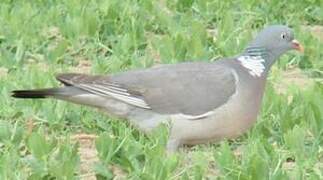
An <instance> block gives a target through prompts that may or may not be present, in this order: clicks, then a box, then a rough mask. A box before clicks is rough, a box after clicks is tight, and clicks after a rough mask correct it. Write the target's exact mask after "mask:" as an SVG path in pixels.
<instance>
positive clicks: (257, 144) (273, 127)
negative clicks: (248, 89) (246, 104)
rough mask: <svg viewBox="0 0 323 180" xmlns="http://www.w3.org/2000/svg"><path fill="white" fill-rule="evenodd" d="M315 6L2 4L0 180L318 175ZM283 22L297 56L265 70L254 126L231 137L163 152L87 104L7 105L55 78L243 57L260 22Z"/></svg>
mask: <svg viewBox="0 0 323 180" xmlns="http://www.w3.org/2000/svg"><path fill="white" fill-rule="evenodd" d="M322 4H323V2H322V0H304V1H293V2H291V1H287V0H270V1H269V0H268V1H261V2H260V1H257V0H237V1H224V0H203V1H197V0H160V1H157V0H152V1H151V0H122V1H120V0H68V1H63V0H48V1H42V0H33V1H12V0H2V1H1V3H0V92H1V94H0V179H95V178H97V179H147V180H151V179H160V180H164V179H256V180H258V179H323V84H322V82H323V5H322ZM268 24H288V25H290V26H291V27H292V28H293V29H294V30H295V35H296V37H297V39H298V40H299V41H300V42H302V44H303V45H304V46H305V53H304V54H298V53H296V52H290V53H288V54H287V55H284V56H283V57H281V58H280V60H279V62H278V63H276V64H275V65H274V67H273V68H272V72H271V75H270V77H269V80H268V83H267V87H266V93H265V97H264V101H263V106H262V111H261V114H260V115H259V118H258V121H257V123H256V124H255V125H254V126H253V128H252V129H250V130H249V131H248V132H247V133H246V134H244V135H243V136H241V137H240V138H238V139H235V140H230V141H222V142H220V143H218V144H206V145H199V146H194V147H185V148H183V149H181V150H180V151H179V152H178V153H175V154H172V155H166V153H165V143H166V139H167V129H166V128H164V127H161V128H159V129H157V130H156V132H154V133H153V134H152V135H150V136H147V135H144V134H142V133H140V132H138V131H137V130H135V129H134V128H132V127H130V126H129V125H128V124H127V123H126V122H124V121H118V120H116V119H113V118H111V117H108V116H106V115H104V114H102V113H101V112H98V111H97V110H95V109H91V108H87V107H83V106H79V105H74V104H70V103H66V102H62V101H56V100H51V99H48V100H38V101H35V100H16V99H13V98H11V97H10V91H11V90H14V89H29V88H37V87H38V88H39V87H50V86H57V85H58V83H57V82H56V81H55V78H54V75H55V74H56V73H61V72H82V73H92V74H96V73H105V74H109V73H115V72H120V71H126V70H129V69H136V68H145V67H150V66H152V65H155V64H160V63H168V64H169V63H178V62H183V61H188V60H189V61H211V60H215V59H217V58H221V57H229V56H233V55H236V54H237V53H239V52H241V51H242V50H243V48H244V47H245V46H246V44H247V43H248V42H249V41H250V40H251V38H252V37H253V36H254V35H255V34H256V33H257V32H258V31H259V30H260V29H262V28H263V27H264V26H265V25H268Z"/></svg>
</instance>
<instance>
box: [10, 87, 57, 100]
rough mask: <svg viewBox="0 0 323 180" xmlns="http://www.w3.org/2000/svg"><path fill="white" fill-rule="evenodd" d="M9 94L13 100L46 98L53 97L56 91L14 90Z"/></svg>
mask: <svg viewBox="0 0 323 180" xmlns="http://www.w3.org/2000/svg"><path fill="white" fill-rule="evenodd" d="M11 93H12V95H11V96H12V97H15V98H46V97H48V96H53V95H55V94H56V93H57V89H55V88H52V89H35V90H16V91H12V92H11Z"/></svg>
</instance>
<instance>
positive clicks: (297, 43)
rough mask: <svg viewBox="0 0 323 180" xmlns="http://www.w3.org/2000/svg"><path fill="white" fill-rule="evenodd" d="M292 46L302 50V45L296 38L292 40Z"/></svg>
mask: <svg viewBox="0 0 323 180" xmlns="http://www.w3.org/2000/svg"><path fill="white" fill-rule="evenodd" d="M292 47H293V49H295V50H297V51H299V52H302V53H303V52H304V47H303V46H302V45H301V44H300V43H299V42H298V41H297V40H296V39H294V40H293V41H292Z"/></svg>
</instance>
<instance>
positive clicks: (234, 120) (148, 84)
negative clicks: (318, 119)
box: [12, 26, 301, 150]
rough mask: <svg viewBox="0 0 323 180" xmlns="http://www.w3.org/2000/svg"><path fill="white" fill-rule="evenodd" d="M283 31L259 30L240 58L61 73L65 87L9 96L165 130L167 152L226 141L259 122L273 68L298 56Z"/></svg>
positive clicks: (274, 28) (277, 28) (278, 28)
mask: <svg viewBox="0 0 323 180" xmlns="http://www.w3.org/2000/svg"><path fill="white" fill-rule="evenodd" d="M297 43H298V42H297V41H295V40H294V35H293V32H292V30H291V29H289V28H288V27H286V26H270V27H268V28H265V29H264V30H263V31H262V32H260V34H259V35H258V36H257V38H256V39H255V40H254V41H252V42H251V43H250V44H249V46H248V47H247V48H246V50H245V51H244V52H243V53H242V54H241V55H239V56H237V57H234V58H228V59H221V60H217V61H215V62H190V63H181V64H175V65H162V66H159V67H155V68H150V69H144V70H132V71H128V72H123V73H118V74H113V75H107V76H103V75H96V76H93V75H85V74H73V73H68V74H60V75H58V76H57V79H58V80H59V81H60V82H62V83H63V84H64V85H65V86H63V87H60V88H50V89H41V90H20V91H13V95H12V96H14V97H17V98H46V97H53V98H57V99H62V100H66V101H71V102H74V103H79V104H85V105H89V106H94V107H98V108H100V109H103V110H104V111H106V112H108V113H109V114H113V115H116V116H119V117H122V118H125V119H128V120H129V121H130V122H131V123H132V124H133V125H134V126H136V127H138V128H139V129H141V130H143V131H145V132H149V131H150V130H152V129H153V128H155V127H156V126H158V125H159V124H160V123H167V122H168V123H171V124H172V126H171V127H172V128H171V133H170V139H169V143H168V146H167V148H168V149H169V150H175V149H176V148H177V147H178V146H180V145H182V144H197V143H202V142H207V141H217V140H221V139H223V138H232V137H236V136H238V135H240V134H241V133H243V132H244V131H245V130H247V129H248V128H249V127H250V126H251V125H252V124H253V122H254V121H255V120H256V118H257V114H258V111H259V108H260V104H261V99H262V96H263V91H264V86H265V82H266V76H267V74H268V71H269V69H270V67H271V65H272V64H273V63H274V61H275V60H276V59H277V58H278V57H279V56H280V55H281V54H283V53H284V52H286V51H288V50H290V49H298V50H300V49H301V46H300V45H299V44H297Z"/></svg>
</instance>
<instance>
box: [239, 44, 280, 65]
mask: <svg viewBox="0 0 323 180" xmlns="http://www.w3.org/2000/svg"><path fill="white" fill-rule="evenodd" d="M243 55H245V56H260V57H262V58H263V59H264V60H265V62H264V65H265V67H266V71H269V69H270V67H271V66H272V65H273V64H274V62H275V61H276V59H278V58H279V56H280V54H274V53H272V52H271V51H270V50H268V49H266V48H264V47H261V46H249V47H248V48H246V49H245V51H244V52H243Z"/></svg>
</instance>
